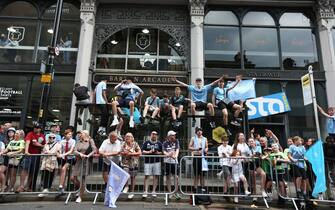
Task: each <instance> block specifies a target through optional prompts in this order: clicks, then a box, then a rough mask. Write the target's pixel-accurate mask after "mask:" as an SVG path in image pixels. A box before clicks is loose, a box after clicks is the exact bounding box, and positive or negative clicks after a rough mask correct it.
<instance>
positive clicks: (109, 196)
mask: <svg viewBox="0 0 335 210" xmlns="http://www.w3.org/2000/svg"><path fill="white" fill-rule="evenodd" d="M128 179H129V174H128V173H127V172H126V171H124V170H123V169H122V168H120V167H119V166H118V165H116V164H115V163H114V162H113V161H112V162H111V166H110V172H109V176H108V183H107V189H106V194H105V202H104V204H105V206H108V207H109V208H116V205H115V203H116V200H117V199H118V197H119V195H120V194H121V191H122V189H123V187H124V185H125V184H126V183H127V180H128Z"/></svg>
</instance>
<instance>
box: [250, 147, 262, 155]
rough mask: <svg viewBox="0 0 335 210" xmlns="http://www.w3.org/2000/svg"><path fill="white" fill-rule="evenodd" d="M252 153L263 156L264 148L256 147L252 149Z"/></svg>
mask: <svg viewBox="0 0 335 210" xmlns="http://www.w3.org/2000/svg"><path fill="white" fill-rule="evenodd" d="M250 151H251V154H256V153H259V154H262V147H260V146H257V145H256V147H255V148H250Z"/></svg>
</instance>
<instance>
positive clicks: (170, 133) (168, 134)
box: [167, 130, 177, 136]
mask: <svg viewBox="0 0 335 210" xmlns="http://www.w3.org/2000/svg"><path fill="white" fill-rule="evenodd" d="M176 134H177V133H176V132H174V131H173V130H170V131H169V132H168V133H167V136H173V135H176Z"/></svg>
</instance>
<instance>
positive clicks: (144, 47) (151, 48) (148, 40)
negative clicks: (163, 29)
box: [129, 28, 157, 55]
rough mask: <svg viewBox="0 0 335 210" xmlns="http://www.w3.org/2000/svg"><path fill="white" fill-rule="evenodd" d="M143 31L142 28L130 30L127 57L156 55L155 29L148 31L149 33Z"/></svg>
mask: <svg viewBox="0 0 335 210" xmlns="http://www.w3.org/2000/svg"><path fill="white" fill-rule="evenodd" d="M147 30H148V29H147ZM143 31H144V29H143V28H134V29H130V33H129V55H144V54H146V53H148V54H150V55H157V29H149V33H144V32H143Z"/></svg>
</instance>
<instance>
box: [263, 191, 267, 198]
mask: <svg viewBox="0 0 335 210" xmlns="http://www.w3.org/2000/svg"><path fill="white" fill-rule="evenodd" d="M262 197H263V198H266V197H268V194H267V193H266V192H265V190H262Z"/></svg>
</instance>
